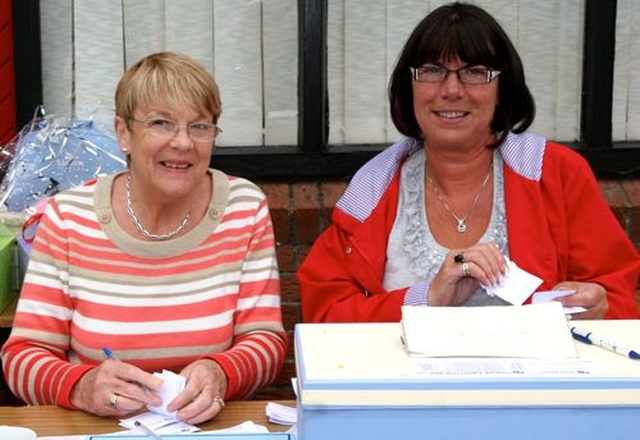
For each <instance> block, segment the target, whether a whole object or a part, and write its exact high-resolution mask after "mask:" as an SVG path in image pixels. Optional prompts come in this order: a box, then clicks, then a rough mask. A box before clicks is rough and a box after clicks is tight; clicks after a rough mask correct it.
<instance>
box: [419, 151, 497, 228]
mask: <svg viewBox="0 0 640 440" xmlns="http://www.w3.org/2000/svg"><path fill="white" fill-rule="evenodd" d="M492 171H493V162H492V163H491V167H490V168H489V172H488V173H487V175H486V176H485V178H484V181H483V182H482V185H481V186H480V191H478V194H476V197H475V199H473V203H471V207H470V208H469V212H467V215H465V216H464V217H458V216H457V215H456V214H455V212H453V210H452V209H451V207H450V206H449V204H448V203H447V202H446V200H444V198H443V197H442V192H441V190H440V186H439V185H438V184H437V183H436V182H435V180H433V179H432V178H431V176H429V175H427V180H428V181H429V183H431V185H432V186H433V190H434V192H435V193H436V197H437V198H438V200H440V203H442V206H444V209H446V210H447V212H448V213H449V214H451V215H452V216H453V218H455V219H456V221H457V222H458V225H457V226H456V230H457V231H458V232H459V233H461V234H464V233H465V232H467V223H466V221H467V219H468V218H469V216H470V215H471V213H472V212H473V208H475V207H476V204H477V203H478V200H479V199H480V194H482V190H484V187H485V186H487V182H488V181H489V176H491V172H492Z"/></svg>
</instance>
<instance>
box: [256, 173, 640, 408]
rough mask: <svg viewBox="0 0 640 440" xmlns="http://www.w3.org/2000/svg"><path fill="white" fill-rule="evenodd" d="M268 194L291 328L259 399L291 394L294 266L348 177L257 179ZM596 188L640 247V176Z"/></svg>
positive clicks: (296, 301) (296, 300) (296, 314)
mask: <svg viewBox="0 0 640 440" xmlns="http://www.w3.org/2000/svg"><path fill="white" fill-rule="evenodd" d="M256 183H258V184H259V185H260V187H261V188H262V189H263V190H264V192H265V193H266V194H267V197H268V200H269V206H270V208H271V216H272V220H273V224H274V230H275V235H276V242H277V251H278V263H279V265H280V274H281V281H282V311H283V315H284V324H285V327H286V329H287V331H288V333H289V338H290V341H289V354H288V356H287V360H286V362H285V366H284V370H283V372H282V374H281V375H280V378H279V379H278V380H277V382H276V383H275V384H274V385H273V386H271V387H269V388H267V389H265V390H263V392H261V393H260V395H259V396H257V397H259V398H264V399H275V398H293V391H292V389H291V378H292V377H295V375H296V372H295V361H294V357H293V328H294V326H295V324H296V323H297V322H300V317H301V313H300V297H299V294H298V282H297V279H296V269H297V268H298V266H299V265H300V263H301V262H302V260H303V259H304V257H305V255H306V254H307V252H308V251H309V248H310V246H311V244H312V243H313V241H314V240H315V238H316V237H317V236H318V235H319V234H320V232H322V230H324V228H325V227H326V226H327V225H328V224H329V221H330V220H329V218H330V214H331V208H332V207H333V206H334V205H335V203H336V201H337V200H338V198H339V197H340V196H341V195H342V192H343V191H344V189H345V187H346V185H347V180H346V179H342V180H341V179H334V180H301V181H296V182H293V183H292V182H285V181H262V182H261V181H256ZM600 187H601V190H602V193H603V194H604V196H605V198H606V199H607V201H608V202H609V205H610V206H611V208H612V210H613V212H614V213H615V215H616V217H617V218H618V220H619V221H620V223H621V224H622V226H623V227H624V229H625V231H627V233H628V234H629V236H630V237H631V239H632V241H633V242H634V243H635V245H636V247H637V248H638V249H640V179H633V178H629V179H617V180H612V179H603V180H601V181H600Z"/></svg>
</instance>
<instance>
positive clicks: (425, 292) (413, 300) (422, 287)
mask: <svg viewBox="0 0 640 440" xmlns="http://www.w3.org/2000/svg"><path fill="white" fill-rule="evenodd" d="M429 287H431V283H428V282H423V283H419V284H416V285H414V286H411V287H409V288H408V289H407V292H406V293H405V295H404V303H403V305H405V306H428V305H429Z"/></svg>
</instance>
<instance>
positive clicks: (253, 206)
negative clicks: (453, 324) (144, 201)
mask: <svg viewBox="0 0 640 440" xmlns="http://www.w3.org/2000/svg"><path fill="white" fill-rule="evenodd" d="M210 172H211V173H212V176H213V179H212V180H213V188H214V189H215V190H214V191H213V196H212V200H211V202H210V205H209V208H208V211H207V215H206V216H205V217H204V219H203V220H202V221H201V222H200V224H198V225H197V226H196V227H195V228H194V229H192V230H191V231H189V232H188V233H186V234H184V235H183V236H180V237H177V238H175V239H172V240H167V241H164V242H147V241H142V240H136V239H134V238H132V237H131V236H129V235H128V234H126V233H125V232H124V231H123V230H122V229H121V227H120V226H119V224H118V222H116V221H115V217H114V215H113V211H112V209H111V206H110V192H111V186H112V183H113V180H114V178H115V175H110V176H104V177H99V178H98V179H94V180H93V181H91V182H88V183H87V184H85V185H84V186H82V187H79V188H76V189H73V190H68V191H64V192H61V193H59V194H57V195H56V196H55V197H54V198H53V199H52V200H51V202H50V203H49V204H48V206H47V208H46V210H45V213H44V216H43V217H42V220H41V222H40V226H39V227H38V233H37V237H36V239H35V241H34V243H33V247H32V251H31V259H30V261H29V266H28V269H27V274H26V276H25V279H24V285H23V288H22V291H21V294H20V299H19V302H18V308H17V312H16V316H15V320H14V325H13V329H12V332H11V335H10V336H9V339H8V340H7V342H6V343H5V345H4V346H3V347H2V361H3V370H4V375H5V378H6V380H7V383H8V385H9V387H10V388H11V389H12V391H13V392H14V394H16V395H17V396H18V397H19V398H21V399H22V400H24V401H25V402H27V403H30V404H54V403H55V404H58V405H60V406H63V407H69V408H72V407H73V406H72V405H71V403H70V400H69V399H70V394H71V390H72V387H73V385H74V384H75V383H76V382H77V381H78V380H79V379H80V377H81V376H82V375H83V374H84V373H85V372H86V371H88V370H89V369H90V368H93V367H94V366H95V365H96V364H98V363H100V362H101V361H102V360H103V359H104V356H103V354H102V347H105V346H108V347H109V348H110V349H111V350H113V351H114V352H115V353H117V355H118V357H119V358H120V359H121V360H123V361H125V362H129V363H131V364H133V365H136V366H138V367H140V368H142V369H143V370H146V371H149V372H154V371H161V370H162V369H168V370H173V371H176V372H179V371H180V370H181V369H182V368H184V367H185V366H187V365H188V364H190V363H191V362H193V361H195V360H197V359H201V358H210V359H213V360H215V361H216V362H218V363H219V364H220V365H221V367H222V368H223V369H224V371H225V373H226V375H227V378H228V390H227V394H226V396H225V398H226V399H241V398H245V397H248V396H251V395H252V394H253V393H255V392H256V391H257V390H258V389H259V388H260V387H262V386H264V385H266V384H269V383H271V382H272V381H273V380H274V379H275V378H276V375H277V374H278V372H279V371H280V368H281V367H282V363H283V361H284V357H285V352H286V344H287V339H286V334H285V332H284V329H283V326H282V316H281V311H280V282H279V277H278V267H277V262H276V256H275V242H274V236H273V228H272V224H271V219H270V217H269V211H268V207H267V202H266V197H265V196H264V194H263V193H262V192H261V191H260V189H259V188H258V187H257V186H255V185H254V184H252V183H251V182H249V181H247V180H244V179H241V178H235V177H231V176H227V175H225V174H224V173H222V172H220V171H217V170H210Z"/></svg>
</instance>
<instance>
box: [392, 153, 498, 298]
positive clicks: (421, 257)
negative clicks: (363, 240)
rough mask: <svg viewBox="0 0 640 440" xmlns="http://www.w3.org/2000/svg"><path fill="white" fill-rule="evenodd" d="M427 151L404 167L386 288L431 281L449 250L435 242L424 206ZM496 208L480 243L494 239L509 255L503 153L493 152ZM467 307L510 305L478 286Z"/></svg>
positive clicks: (411, 158)
mask: <svg viewBox="0 0 640 440" xmlns="http://www.w3.org/2000/svg"><path fill="white" fill-rule="evenodd" d="M424 170H425V154H424V150H420V151H418V152H416V153H414V154H413V155H412V156H411V157H409V158H408V159H407V161H406V162H405V163H404V164H403V166H402V171H401V174H400V195H399V200H398V210H397V215H396V220H395V223H394V225H393V228H392V230H391V235H390V237H389V244H388V247H387V265H386V268H385V273H384V279H383V286H384V287H385V289H386V290H387V291H391V290H396V289H399V288H403V287H408V286H412V285H414V284H417V283H421V282H428V283H430V282H431V281H432V280H433V278H434V277H435V276H436V273H437V272H438V269H439V268H440V266H441V264H442V261H443V260H444V258H445V256H446V255H447V253H448V252H449V249H447V248H445V247H443V246H441V245H440V244H439V243H438V242H436V240H435V238H434V237H433V235H432V234H431V229H430V227H429V222H428V220H427V214H426V206H425V198H424V194H425V185H424V182H425V175H424ZM493 176H494V177H493V187H494V192H493V209H492V212H491V220H490V221H489V226H488V228H487V230H486V231H485V233H484V235H483V236H482V238H481V239H480V242H488V241H492V242H494V243H496V244H497V245H498V247H499V248H500V251H501V252H502V253H503V255H508V254H507V252H508V248H507V218H506V214H505V204H504V178H503V173H502V156H501V154H500V151H499V150H498V149H496V150H495V152H494V154H493ZM464 305H465V306H483V305H508V303H507V302H505V301H503V300H501V299H500V298H498V297H492V296H489V295H487V294H486V292H485V291H484V289H482V288H478V289H477V290H476V292H475V293H474V294H473V296H472V297H471V298H470V299H469V300H468V301H467V302H466V303H465V304H464Z"/></svg>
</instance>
